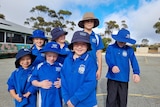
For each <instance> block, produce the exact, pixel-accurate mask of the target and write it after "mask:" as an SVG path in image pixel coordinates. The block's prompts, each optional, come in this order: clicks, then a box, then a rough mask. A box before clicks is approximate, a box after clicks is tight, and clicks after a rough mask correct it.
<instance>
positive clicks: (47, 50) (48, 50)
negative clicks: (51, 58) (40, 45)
mask: <svg viewBox="0 0 160 107" xmlns="http://www.w3.org/2000/svg"><path fill="white" fill-rule="evenodd" d="M40 52H41V53H45V52H54V53H57V54H61V52H60V51H58V50H53V49H46V50H43V49H42V50H40Z"/></svg>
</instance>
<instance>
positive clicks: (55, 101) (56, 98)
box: [30, 61, 62, 107]
mask: <svg viewBox="0 0 160 107" xmlns="http://www.w3.org/2000/svg"><path fill="white" fill-rule="evenodd" d="M60 71H61V65H60V64H59V63H58V62H55V63H54V64H53V65H50V64H49V63H47V62H46V61H44V62H42V63H40V64H38V65H37V67H36V68H35V69H34V71H33V74H32V76H31V79H30V80H31V81H33V80H38V81H43V80H49V81H51V82H52V83H54V82H55V81H57V78H60ZM40 92H41V98H42V102H41V103H42V104H41V106H42V107H62V104H61V96H60V89H57V88H56V87H54V85H53V86H52V87H51V88H49V89H43V88H40Z"/></svg>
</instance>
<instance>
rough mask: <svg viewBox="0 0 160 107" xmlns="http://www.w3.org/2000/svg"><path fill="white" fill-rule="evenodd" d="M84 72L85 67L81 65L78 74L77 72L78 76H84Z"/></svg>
mask: <svg viewBox="0 0 160 107" xmlns="http://www.w3.org/2000/svg"><path fill="white" fill-rule="evenodd" d="M84 71H85V65H83V64H81V65H80V66H79V69H78V72H79V73H80V74H84Z"/></svg>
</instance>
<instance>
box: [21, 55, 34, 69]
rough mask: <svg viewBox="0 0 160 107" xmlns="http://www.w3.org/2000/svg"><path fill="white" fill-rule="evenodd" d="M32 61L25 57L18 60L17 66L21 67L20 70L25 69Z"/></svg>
mask: <svg viewBox="0 0 160 107" xmlns="http://www.w3.org/2000/svg"><path fill="white" fill-rule="evenodd" d="M31 62H32V59H31V56H30V55H25V56H23V57H22V58H21V59H20V60H19V64H20V65H21V66H22V68H24V69H27V68H28V67H29V65H30V64H31Z"/></svg>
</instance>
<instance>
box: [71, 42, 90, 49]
mask: <svg viewBox="0 0 160 107" xmlns="http://www.w3.org/2000/svg"><path fill="white" fill-rule="evenodd" d="M74 43H75V42H74ZM87 46H88V49H87V51H90V50H92V48H91V44H90V43H87ZM68 48H69V49H70V50H73V43H71V44H69V45H68Z"/></svg>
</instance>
